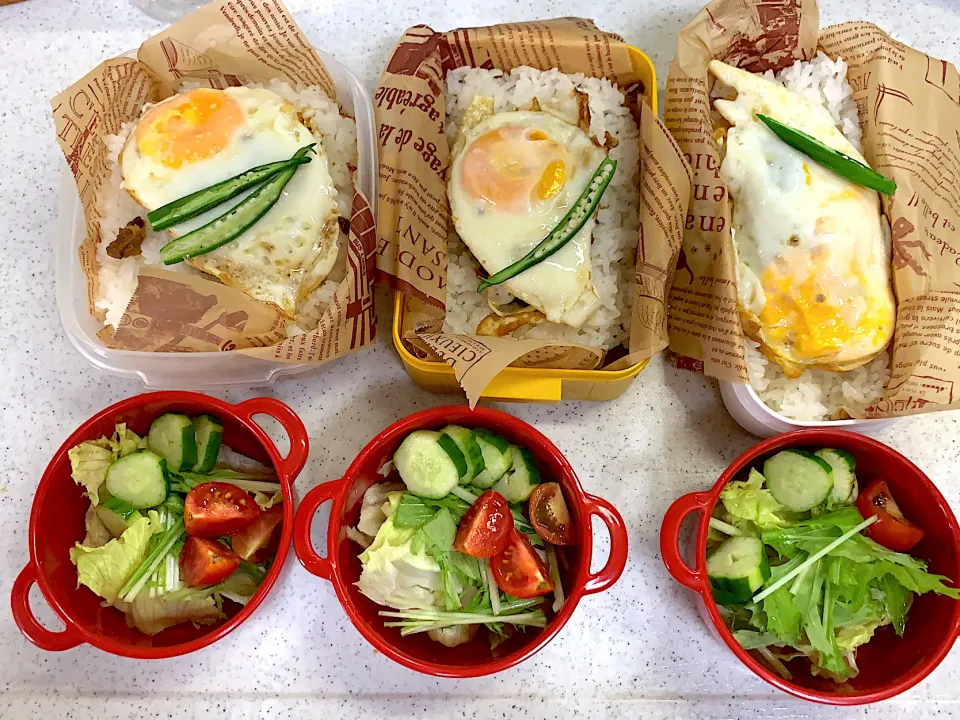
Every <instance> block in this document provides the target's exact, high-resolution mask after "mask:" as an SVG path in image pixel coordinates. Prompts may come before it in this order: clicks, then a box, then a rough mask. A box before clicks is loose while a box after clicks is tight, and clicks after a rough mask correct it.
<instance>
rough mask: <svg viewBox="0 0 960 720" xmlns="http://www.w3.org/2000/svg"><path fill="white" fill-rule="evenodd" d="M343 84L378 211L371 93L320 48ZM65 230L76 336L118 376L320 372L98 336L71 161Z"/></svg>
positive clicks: (362, 174)
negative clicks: (146, 348) (109, 341)
mask: <svg viewBox="0 0 960 720" xmlns="http://www.w3.org/2000/svg"><path fill="white" fill-rule="evenodd" d="M317 54H318V55H319V56H320V59H321V60H322V61H323V64H324V66H325V67H326V68H327V71H328V72H329V73H330V77H331V78H333V81H334V83H335V84H336V86H337V99H338V100H339V101H340V105H341V107H342V108H343V110H344V112H346V113H347V114H349V115H352V116H353V117H354V118H355V119H356V121H357V156H358V167H357V182H358V184H359V186H360V190H361V192H363V194H364V195H366V197H367V201H368V202H369V203H370V208H371V210H372V211H373V214H374V218H376V214H377V144H376V142H377V135H376V131H375V123H374V119H373V103H372V102H371V101H370V95H369V94H368V93H367V91H366V90H365V89H364V88H363V86H362V85H361V84H360V81H359V80H358V79H357V77H356V75H354V74H353V73H352V72H350V70H348V69H347V67H346V66H345V65H342V64H341V63H339V62H337V61H336V60H335V59H333V58H332V57H331V56H330V55H327V54H326V53H324V52H321V51H319V50H318V51H317ZM59 215H60V220H59V226H58V229H59V236H58V238H57V240H56V241H55V245H56V258H57V267H56V277H57V305H58V306H59V308H60V321H61V322H62V323H63V329H64V331H65V332H66V334H67V337H68V338H70V342H72V343H73V345H74V347H76V348H77V350H79V351H80V354H81V355H83V356H84V357H85V358H86V359H87V360H89V361H90V363H91V364H93V365H94V367H97V368H99V369H101V370H104V371H105V372H108V373H110V374H112V375H118V376H120V377H127V378H140V380H142V381H143V383H144V385H146V386H147V387H148V388H169V387H179V388H182V387H190V388H214V387H227V386H231V385H245V386H262V385H271V384H272V383H273V382H274V381H275V380H277V379H278V378H281V377H285V376H288V375H298V374H301V373H305V372H310V371H317V370H318V369H319V368H320V367H321V366H318V365H316V364H313V363H301V364H291V363H281V362H275V361H273V360H262V359H260V358H254V357H249V356H247V355H243V354H242V353H239V352H196V353H157V352H139V351H132V350H111V349H110V348H108V347H107V346H106V345H104V344H103V342H101V340H100V338H98V337H97V332H98V331H99V330H100V329H101V325H100V323H98V322H97V321H96V319H94V318H93V317H92V316H91V315H90V313H89V312H88V311H87V281H86V278H85V277H84V275H83V271H82V270H81V269H80V261H79V259H78V258H77V250H78V248H79V247H80V243H81V242H83V238H84V219H83V206H82V205H81V204H80V198H79V196H78V195H77V189H76V185H75V184H74V181H73V176H72V175H71V173H70V170H69V169H68V168H67V166H66V163H64V165H63V181H62V183H61V187H60V212H59Z"/></svg>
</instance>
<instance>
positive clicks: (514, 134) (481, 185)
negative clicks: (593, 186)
mask: <svg viewBox="0 0 960 720" xmlns="http://www.w3.org/2000/svg"><path fill="white" fill-rule="evenodd" d="M461 172H462V175H461V177H462V184H463V188H464V190H465V192H466V193H467V194H468V195H470V196H471V197H473V198H475V199H477V200H484V201H486V202H489V203H492V204H493V205H495V206H497V208H500V209H503V210H507V211H511V212H524V211H527V210H529V209H530V207H531V206H532V205H535V204H537V203H538V202H545V201H547V200H550V199H551V198H554V197H556V196H557V195H558V194H559V193H560V191H561V190H562V189H563V185H564V183H565V182H566V179H567V152H566V150H565V149H564V148H563V146H562V145H560V144H559V143H557V142H556V141H554V140H553V139H552V138H550V136H548V135H547V134H546V133H545V132H543V131H542V130H536V129H530V128H527V127H523V126H520V125H505V126H503V127H499V128H497V129H496V130H491V131H490V132H488V133H486V134H485V135H481V136H480V137H479V138H477V139H476V140H475V141H474V142H473V143H472V144H471V145H470V147H469V148H468V149H467V151H466V154H465V155H464V158H463V163H462V171H461Z"/></svg>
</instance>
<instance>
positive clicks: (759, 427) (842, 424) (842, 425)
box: [720, 380, 899, 437]
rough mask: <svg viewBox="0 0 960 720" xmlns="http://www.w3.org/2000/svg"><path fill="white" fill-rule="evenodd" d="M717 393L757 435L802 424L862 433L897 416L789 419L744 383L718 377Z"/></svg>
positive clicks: (734, 413)
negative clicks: (845, 418)
mask: <svg viewBox="0 0 960 720" xmlns="http://www.w3.org/2000/svg"><path fill="white" fill-rule="evenodd" d="M720 397H722V398H723V404H724V405H725V406H726V408H727V412H729V413H730V415H731V416H732V417H733V419H734V420H736V421H737V423H739V425H740V427H742V428H743V429H744V430H746V431H747V432H749V433H753V434H754V435H757V436H758V437H771V436H773V435H777V434H779V433H785V432H790V431H791V430H801V429H803V428H816V427H829V428H837V429H838V430H849V431H850V432H855V433H860V434H861V435H872V434H873V433H876V432H879V431H880V430H882V429H884V428H886V427H889V426H890V425H893V423H895V422H896V421H897V420H898V419H899V418H880V419H877V420H824V421H813V420H792V419H790V418H788V417H785V416H784V415H781V414H780V413H778V412H776V411H774V410H771V409H770V408H768V407H767V406H766V405H764V403H763V401H762V400H760V397H759V396H758V395H757V393H756V391H754V389H753V388H752V387H750V386H749V385H745V384H743V383H732V382H724V381H722V380H721V381H720Z"/></svg>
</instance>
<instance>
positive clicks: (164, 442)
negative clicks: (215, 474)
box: [147, 413, 197, 472]
mask: <svg viewBox="0 0 960 720" xmlns="http://www.w3.org/2000/svg"><path fill="white" fill-rule="evenodd" d="M147 447H148V448H150V450H151V451H152V452H155V453H156V454H157V455H159V456H161V457H162V458H163V459H164V460H166V461H167V467H168V468H170V469H171V470H173V471H174V472H179V471H181V470H190V469H192V468H193V466H194V465H196V464H197V436H196V431H195V430H194V428H193V421H192V420H191V419H190V418H188V417H187V416H186V415H179V414H177V413H167V414H166V415H161V416H160V417H158V418H157V419H156V420H154V421H153V424H152V425H151V426H150V433H149V434H148V435H147Z"/></svg>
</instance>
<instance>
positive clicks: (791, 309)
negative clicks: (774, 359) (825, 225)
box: [760, 248, 889, 360]
mask: <svg viewBox="0 0 960 720" xmlns="http://www.w3.org/2000/svg"><path fill="white" fill-rule="evenodd" d="M817 250H820V251H821V252H817ZM822 250H823V248H816V249H815V250H814V251H813V253H804V255H806V257H805V258H801V257H800V256H799V254H797V255H795V256H794V257H793V258H791V264H792V263H796V262H801V261H803V260H806V261H807V264H806V274H805V275H804V277H803V278H802V279H801V280H800V281H799V282H797V278H796V276H795V273H794V272H792V271H791V269H790V265H788V263H786V262H785V261H783V260H782V259H781V260H779V261H778V262H774V263H772V264H771V265H770V267H768V268H767V270H766V272H764V273H763V277H762V278H761V279H760V282H761V284H762V286H763V291H764V293H765V295H766V305H765V306H764V308H763V311H762V312H761V313H760V322H761V324H762V325H764V326H765V327H766V328H767V331H766V332H767V335H768V337H769V339H770V340H771V341H772V342H776V343H783V342H785V341H788V342H789V343H790V345H791V347H792V349H793V352H794V354H795V355H796V356H797V357H798V358H803V359H808V360H815V359H823V358H829V357H830V356H831V355H833V354H835V353H836V352H838V351H839V350H841V349H842V348H844V347H845V346H847V345H848V344H849V343H851V342H858V341H861V340H864V339H867V338H871V339H874V340H876V339H879V338H880V337H882V336H884V335H885V333H887V332H888V330H889V328H888V327H887V321H886V320H885V315H884V313H883V307H882V304H880V303H877V302H874V299H873V298H872V297H871V296H870V294H869V293H862V289H865V288H866V285H865V284H864V282H863V278H862V274H861V272H860V268H859V267H857V266H856V262H854V263H853V266H851V267H850V268H849V272H848V273H845V274H844V275H843V276H842V277H831V276H830V275H829V274H828V267H829V262H830V260H829V253H827V252H822ZM844 280H846V282H844ZM848 283H849V284H850V285H852V284H856V285H858V286H859V287H860V288H861V292H857V290H856V289H855V288H849V289H848ZM856 297H861V298H863V299H864V300H865V301H866V302H865V306H864V307H857V305H856V300H855V298H856ZM861 304H862V301H861Z"/></svg>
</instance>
